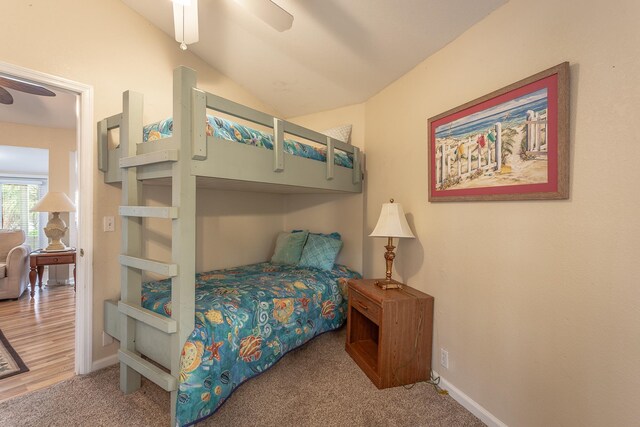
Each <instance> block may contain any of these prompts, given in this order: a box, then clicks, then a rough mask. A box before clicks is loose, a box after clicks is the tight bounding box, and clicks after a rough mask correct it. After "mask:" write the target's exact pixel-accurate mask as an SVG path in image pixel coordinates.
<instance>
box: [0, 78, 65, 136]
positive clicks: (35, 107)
mask: <svg viewBox="0 0 640 427" xmlns="http://www.w3.org/2000/svg"><path fill="white" fill-rule="evenodd" d="M0 75H6V74H0ZM9 77H15V76H9ZM42 86H44V87H46V88H47V89H49V90H51V91H53V92H55V94H56V96H37V95H30V94H28V93H24V92H19V91H17V90H13V89H9V88H7V91H8V92H9V93H11V96H12V97H13V104H10V105H5V104H0V122H9V123H21V124H25V125H33V126H45V127H52V128H64V129H75V127H76V95H75V94H71V93H68V92H65V91H61V90H59V89H56V88H52V87H49V86H46V85H42Z"/></svg>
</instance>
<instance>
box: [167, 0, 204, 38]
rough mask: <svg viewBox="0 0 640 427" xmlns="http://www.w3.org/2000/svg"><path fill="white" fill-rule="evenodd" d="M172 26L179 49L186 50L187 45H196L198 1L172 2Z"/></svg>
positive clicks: (178, 0) (176, 0)
mask: <svg viewBox="0 0 640 427" xmlns="http://www.w3.org/2000/svg"><path fill="white" fill-rule="evenodd" d="M172 1H173V26H174V29H175V34H176V41H177V42H178V43H180V49H182V50H187V45H188V44H191V43H196V42H197V41H198V40H199V39H200V37H199V36H198V0H172Z"/></svg>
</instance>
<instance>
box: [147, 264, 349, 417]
mask: <svg viewBox="0 0 640 427" xmlns="http://www.w3.org/2000/svg"><path fill="white" fill-rule="evenodd" d="M352 277H360V275H359V274H358V273H356V272H354V271H351V270H349V269H348V268H346V267H344V266H340V265H335V266H334V269H333V270H332V271H323V270H317V269H302V268H298V267H296V266H290V265H276V264H271V263H260V264H253V265H247V266H243V267H238V268H233V269H225V270H216V271H210V272H207V273H198V274H197V275H196V301H195V302H196V319H195V329H194V330H193V333H192V334H191V336H190V337H189V339H188V340H187V342H186V344H185V345H184V348H183V350H182V356H181V359H180V366H181V371H180V385H179V390H178V404H177V409H176V412H177V413H176V420H177V423H178V424H179V425H181V426H184V425H189V424H192V423H194V422H196V421H198V420H200V419H202V418H205V417H207V416H209V415H211V414H213V413H214V412H215V411H216V409H217V408H218V407H219V406H220V405H222V404H223V403H224V402H225V400H226V399H227V398H228V397H229V396H230V395H231V393H232V392H233V390H235V389H236V388H237V387H238V386H239V385H240V384H242V383H243V382H244V381H245V380H247V379H249V378H251V377H253V376H256V375H258V374H260V373H261V372H263V371H265V370H266V369H268V368H269V367H271V366H272V365H273V364H274V363H276V362H277V361H278V360H279V359H280V358H281V357H282V356H283V355H284V354H285V353H287V352H288V351H290V350H292V349H294V348H296V347H298V346H300V345H302V344H304V343H305V342H307V341H309V340H310V339H311V338H313V337H315V336H316V335H318V334H321V333H323V332H326V331H329V330H332V329H336V328H338V327H339V326H341V325H342V324H343V322H344V321H345V319H346V313H347V307H346V289H347V284H346V282H347V280H348V279H349V278H352ZM142 305H143V306H144V307H145V308H147V309H149V310H153V311H155V312H156V313H160V314H163V315H170V314H171V285H170V282H169V280H162V281H156V282H149V283H145V284H143V292H142Z"/></svg>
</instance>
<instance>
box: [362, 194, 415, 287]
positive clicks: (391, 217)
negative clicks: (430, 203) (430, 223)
mask: <svg viewBox="0 0 640 427" xmlns="http://www.w3.org/2000/svg"><path fill="white" fill-rule="evenodd" d="M369 236H371V237H386V238H387V239H388V240H387V246H385V248H386V249H387V252H385V254H384V259H385V260H386V261H387V278H386V279H385V280H378V281H377V282H376V285H378V286H379V287H381V288H382V289H401V288H402V284H401V283H399V282H396V281H395V280H392V279H391V273H392V270H393V259H394V258H395V257H396V254H395V253H394V252H393V250H394V249H395V248H396V247H395V246H393V238H394V237H398V238H400V237H406V238H411V239H412V238H415V236H414V235H413V233H412V232H411V229H410V228H409V224H407V218H405V216H404V211H403V210H402V205H401V204H400V203H393V199H391V200H390V201H389V203H384V204H383V205H382V211H381V212H380V218H378V223H377V224H376V227H375V228H374V229H373V232H372V233H371V234H369Z"/></svg>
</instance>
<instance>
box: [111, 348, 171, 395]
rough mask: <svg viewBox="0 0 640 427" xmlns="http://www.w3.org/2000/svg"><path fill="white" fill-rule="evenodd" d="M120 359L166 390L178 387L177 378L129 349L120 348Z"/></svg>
mask: <svg viewBox="0 0 640 427" xmlns="http://www.w3.org/2000/svg"><path fill="white" fill-rule="evenodd" d="M118 359H120V361H121V362H122V363H124V364H125V365H127V366H128V367H130V368H131V369H133V370H135V371H137V372H138V373H139V374H141V375H142V376H144V377H146V378H149V379H150V380H151V381H153V382H154V383H156V384H157V385H159V386H160V387H162V388H163V389H164V390H166V391H174V390H176V388H177V384H178V381H176V378H175V377H174V376H173V375H171V374H169V373H167V372H165V371H163V370H162V369H160V368H159V367H157V366H156V365H154V364H153V363H151V362H149V361H147V360H144V359H143V358H142V357H140V356H138V355H137V354H135V353H133V352H131V351H129V350H122V349H121V350H118Z"/></svg>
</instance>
